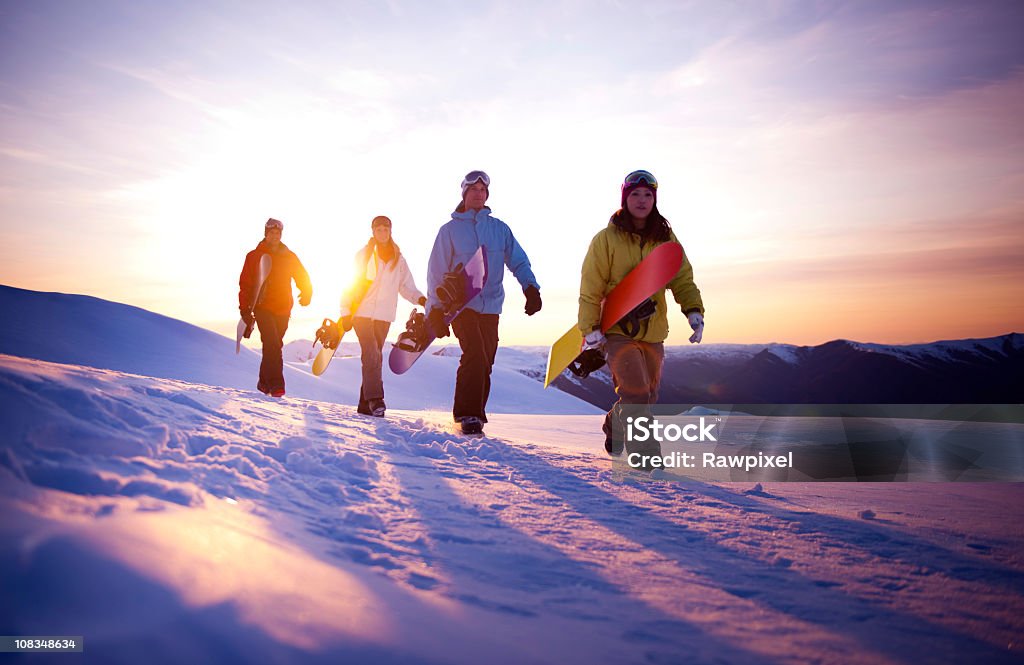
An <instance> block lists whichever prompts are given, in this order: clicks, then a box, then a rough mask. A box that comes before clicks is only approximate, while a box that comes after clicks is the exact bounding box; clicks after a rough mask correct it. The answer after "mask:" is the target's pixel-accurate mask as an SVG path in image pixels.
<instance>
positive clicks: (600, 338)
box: [580, 330, 605, 351]
mask: <svg viewBox="0 0 1024 665" xmlns="http://www.w3.org/2000/svg"><path fill="white" fill-rule="evenodd" d="M604 342H605V339H604V333H602V332H601V331H600V330H592V331H591V332H589V333H588V334H587V336H586V337H584V338H583V348H582V349H580V350H581V351H587V350H589V349H597V350H599V351H601V350H604Z"/></svg>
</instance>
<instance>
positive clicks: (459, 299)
mask: <svg viewBox="0 0 1024 665" xmlns="http://www.w3.org/2000/svg"><path fill="white" fill-rule="evenodd" d="M434 293H436V294H437V298H438V300H440V301H441V304H442V306H443V308H444V311H445V313H446V314H447V313H448V312H454V311H455V310H457V309H458V308H459V307H461V306H462V304H463V301H464V300H465V298H466V274H465V272H464V271H463V270H462V264H461V263H460V264H459V265H457V266H455V270H452V271H451V272H446V273H445V274H444V279H442V280H441V283H440V284H439V285H438V287H437V288H436V289H434Z"/></svg>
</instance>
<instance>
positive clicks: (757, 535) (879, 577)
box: [0, 356, 1024, 665]
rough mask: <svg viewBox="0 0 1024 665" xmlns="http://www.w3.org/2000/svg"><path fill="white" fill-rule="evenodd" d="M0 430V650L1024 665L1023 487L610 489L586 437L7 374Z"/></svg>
mask: <svg viewBox="0 0 1024 665" xmlns="http://www.w3.org/2000/svg"><path fill="white" fill-rule="evenodd" d="M438 360H443V359H438ZM0 418H2V420H3V423H4V428H3V437H2V439H0V511H2V514H3V516H4V518H3V520H0V589H3V602H2V603H0V626H3V628H4V631H5V632H6V633H7V634H11V635H81V636H83V637H84V638H85V649H84V653H83V654H80V655H77V656H67V655H64V654H60V655H54V656H52V657H51V658H50V661H49V662H65V661H67V660H68V659H69V658H70V659H74V660H76V662H86V663H104V664H107V663H138V662H146V663H249V662H253V663H256V662H258V663H309V662H314V663H337V662H357V663H474V664H475V663H481V662H486V663H516V664H518V663H558V664H559V665H562V664H565V663H712V662H714V663H751V664H753V663H917V662H928V663H964V662H985V663H1011V662H1020V659H1021V656H1022V651H1021V647H1022V645H1021V643H1020V635H1021V634H1024V561H1022V558H1021V552H1024V521H1022V520H1024V518H1022V516H1021V512H1020V510H1019V506H1020V505H1021V501H1024V488H1022V486H1020V485H1002V484H983V485H966V484H922V485H907V484H902V485H901V484H888V485H877V484H876V485H872V484H867V485H865V484H857V485H850V484H844V485H820V484H765V485H764V487H761V486H760V485H758V486H756V487H750V486H749V484H747V485H746V486H736V485H732V486H728V485H726V486H720V485H713V484H705V483H700V482H697V481H686V482H661V481H652V480H642V479H635V480H633V479H629V478H623V477H620V476H617V475H616V474H615V473H614V472H613V471H612V470H611V469H610V468H609V466H608V463H607V461H606V459H604V458H603V455H598V454H595V453H594V452H593V451H594V450H595V448H597V446H595V445H594V440H593V437H594V433H596V432H597V430H598V427H599V423H600V417H599V416H571V417H565V416H547V417H545V416H536V415H505V416H501V415H498V416H495V417H494V419H493V423H492V424H491V425H490V426H489V429H488V431H489V436H488V437H486V438H480V439H477V438H468V439H467V438H463V437H458V436H453V435H451V434H450V433H448V431H447V430H446V429H445V427H444V426H443V424H444V423H445V422H446V421H447V417H446V414H444V413H430V412H392V414H391V417H390V418H389V419H388V420H380V419H374V418H364V417H360V416H357V415H355V414H354V413H353V410H352V408H351V407H347V406H339V405H336V404H331V403H324V402H315V401H307V400H301V399H287V400H284V401H279V400H272V399H269V398H265V397H262V396H258V395H254V394H253V393H252V392H251V391H240V390H236V389H232V388H225V387H217V386H213V385H199V384H191V383H186V382H182V381H177V380H171V379H157V378H148V377H140V376H135V375H128V374H123V373H120V372H116V371H111V370H99V369H92V368H85V367H76V366H72V365H58V364H51V363H46V362H41V361H32V360H26V359H21V358H13V357H10V356H0ZM37 658H40V659H45V658H46V657H45V656H40V657H37ZM26 662H29V661H28V660H26ZM31 662H35V661H34V660H33V661H31Z"/></svg>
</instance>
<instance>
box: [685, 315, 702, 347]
mask: <svg viewBox="0 0 1024 665" xmlns="http://www.w3.org/2000/svg"><path fill="white" fill-rule="evenodd" d="M686 318H687V319H689V321H690V327H691V328H693V334H692V335H690V344H700V338H701V337H703V336H704V315H703V314H701V313H700V312H691V313H690V316H688V317H686Z"/></svg>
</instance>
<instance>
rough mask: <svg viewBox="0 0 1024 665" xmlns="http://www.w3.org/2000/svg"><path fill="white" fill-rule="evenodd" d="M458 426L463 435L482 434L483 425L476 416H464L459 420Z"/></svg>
mask: <svg viewBox="0 0 1024 665" xmlns="http://www.w3.org/2000/svg"><path fill="white" fill-rule="evenodd" d="M459 426H460V427H461V428H462V433H463V434H483V431H484V423H483V421H482V420H480V419H479V418H477V417H476V416H464V417H462V418H459Z"/></svg>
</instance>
